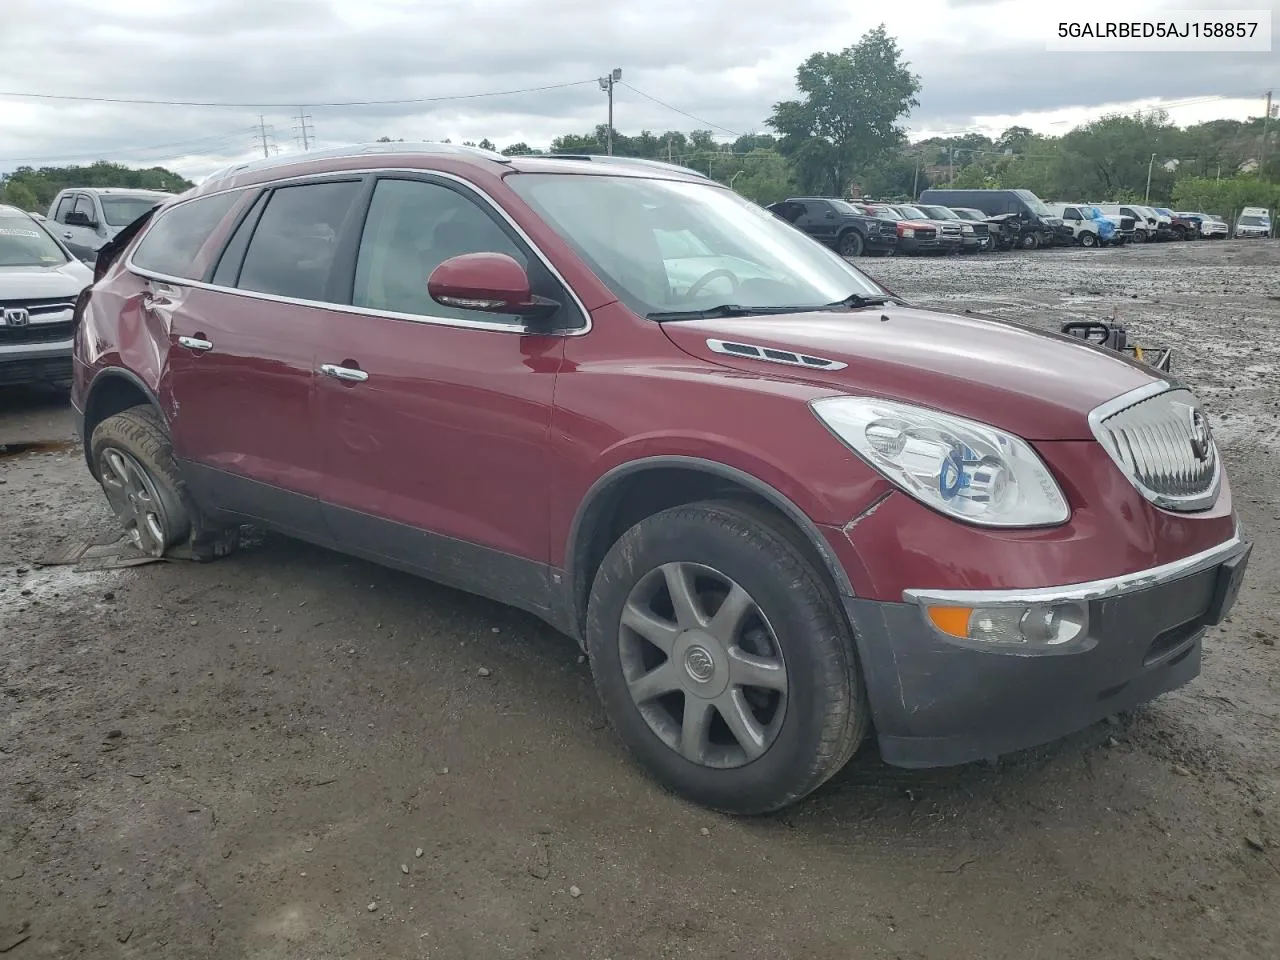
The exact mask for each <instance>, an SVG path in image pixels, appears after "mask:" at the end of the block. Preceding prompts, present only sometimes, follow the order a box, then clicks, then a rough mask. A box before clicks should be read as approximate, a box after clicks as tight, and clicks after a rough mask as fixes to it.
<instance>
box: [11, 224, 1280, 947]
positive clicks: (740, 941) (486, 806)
mask: <svg viewBox="0 0 1280 960" xmlns="http://www.w3.org/2000/svg"><path fill="white" fill-rule="evenodd" d="M860 265H861V266H863V267H865V268H866V269H867V270H868V272H870V273H872V274H874V275H875V276H877V277H878V278H881V279H883V280H884V281H885V282H887V283H888V284H889V285H890V286H892V287H894V288H895V289H897V290H899V291H900V292H901V293H903V294H905V295H909V296H911V297H912V298H913V299H915V300H917V301H919V302H925V303H935V304H939V305H943V306H947V307H949V308H951V309H955V310H962V309H972V310H974V311H987V312H990V313H994V314H996V315H1000V316H1006V317H1017V318H1021V319H1024V320H1031V321H1034V322H1041V321H1043V322H1044V324H1045V325H1046V326H1056V325H1057V324H1059V323H1061V322H1062V321H1063V320H1066V319H1070V318H1076V317H1078V318H1097V317H1101V316H1111V315H1115V314H1116V312H1118V314H1119V317H1120V319H1121V321H1122V322H1124V323H1126V324H1128V325H1129V327H1130V330H1131V333H1132V334H1133V335H1134V336H1135V337H1136V338H1137V339H1138V340H1139V341H1140V342H1152V343H1159V344H1168V345H1170V346H1172V347H1174V348H1175V351H1176V352H1175V355H1174V365H1175V371H1176V372H1177V373H1178V374H1179V375H1181V376H1183V377H1185V379H1186V380H1187V381H1189V382H1190V383H1191V384H1192V385H1193V386H1194V387H1195V388H1196V389H1197V390H1198V391H1199V393H1200V394H1201V396H1202V397H1204V398H1205V400H1206V401H1207V404H1208V406H1209V409H1210V412H1211V414H1212V415H1213V419H1214V422H1215V424H1216V428H1217V435H1218V437H1219V440H1220V443H1221V446H1222V448H1223V452H1224V455H1225V458H1226V460H1227V462H1228V466H1229V469H1230V471H1231V478H1232V483H1233V487H1234V490H1235V495H1236V498H1237V503H1238V506H1239V508H1240V511H1241V513H1242V515H1243V519H1244V521H1245V523H1246V525H1247V529H1248V531H1249V533H1250V535H1251V536H1253V537H1254V538H1255V539H1256V541H1257V547H1256V549H1255V552H1254V559H1253V562H1252V565H1251V573H1250V579H1249V580H1248V582H1247V583H1246V586H1245V589H1244V592H1243V595H1242V599H1241V602H1240V605H1239V606H1238V607H1237V609H1236V612H1235V615H1234V616H1233V617H1232V619H1231V621H1230V622H1228V623H1227V624H1225V625H1224V626H1223V627H1221V628H1219V629H1217V630H1215V631H1214V632H1213V633H1212V635H1211V636H1210V637H1209V639H1208V641H1207V644H1206V654H1205V656H1206V659H1205V667H1204V673H1203V675H1202V677H1201V678H1200V679H1199V680H1197V681H1196V682H1194V683H1192V684H1191V685H1189V686H1188V687H1186V688H1184V689H1182V690H1180V691H1177V692H1175V693H1173V694H1170V695H1168V696H1166V697H1164V698H1162V699H1161V700H1159V701H1157V702H1156V703H1155V704H1152V705H1150V706H1148V707H1146V708H1144V709H1142V710H1139V711H1137V712H1135V713H1134V714H1132V715H1128V716H1124V717H1121V718H1116V720H1115V722H1112V723H1107V724H1100V725H1099V726H1098V727H1096V728H1093V729H1090V730H1087V731H1083V732H1082V733H1080V734H1078V735H1076V736H1074V737H1071V738H1069V739H1068V740H1066V741H1063V742H1061V743H1058V744H1054V745H1052V746H1050V747H1047V748H1044V749H1041V750H1036V751H1030V752H1028V753H1024V754H1020V755H1017V756H1015V757H1010V758H1005V759H1004V760H1003V761H1002V762H1001V763H1000V765H999V766H997V767H992V766H989V765H972V766H968V767H962V768H958V769H952V770H942V771H930V772H905V771H899V770H894V769H892V768H889V767H886V766H885V765H884V764H883V763H881V761H880V760H879V759H878V757H877V756H876V754H875V750H874V749H864V750H863V752H862V753H861V754H860V755H859V757H858V758H856V759H855V760H854V761H853V762H852V763H851V764H850V766H849V767H848V768H847V769H846V770H845V771H844V772H843V773H842V774H841V775H840V776H838V777H837V778H836V779H835V780H834V781H832V782H831V783H829V784H828V785H827V786H826V787H824V788H823V789H822V790H820V791H819V792H818V793H817V794H815V795H814V796H813V797H811V798H810V799H809V800H808V801H806V802H805V803H803V804H802V805H800V806H798V807H796V808H794V809H792V810H790V811H788V812H786V813H785V814H783V815H780V816H775V817H770V818H764V819H756V820H734V819H729V818H723V817H719V816H716V815H714V814H710V813H708V812H706V811H703V810H701V809H697V808H694V807H691V806H689V805H687V804H685V803H682V802H681V801H679V800H677V799H675V798H673V797H671V796H669V795H666V794H665V793H663V792H662V791H661V790H659V789H658V788H656V787H655V786H654V785H653V784H652V783H651V782H650V781H649V780H648V779H646V777H645V776H644V775H643V774H642V773H641V772H640V771H639V769H638V768H637V767H636V766H634V765H633V764H632V763H631V762H630V761H629V760H628V758H627V757H626V756H625V755H624V754H623V752H622V749H621V748H620V746H619V744H618V742H617V741H616V740H615V739H614V737H613V736H612V735H611V734H610V732H609V730H608V728H607V727H606V725H605V721H604V717H603V716H602V715H601V712H600V709H599V707H598V706H597V703H596V700H595V696H594V693H593V691H592V687H591V682H590V677H589V675H588V670H587V667H586V666H585V665H583V664H581V663H579V662H578V657H577V651H576V649H575V648H574V646H573V645H572V644H571V643H570V642H569V641H567V640H565V639H564V638H562V637H559V636H557V635H556V634H554V633H553V632H552V631H550V630H549V629H547V628H545V627H543V626H542V625H540V624H539V623H537V622H536V621H534V620H533V619H531V618H529V617H526V616H524V615H522V614H520V613H517V612H515V611H513V610H510V609H507V608H504V607H502V606H499V605H496V604H492V603H488V602H485V601H481V600H478V599H475V598H471V597H468V596H466V595H463V594H460V593H456V592H453V591H450V590H446V589H442V588H439V587H436V586H433V585H431V584H428V583H423V582H421V581H417V580H414V579H412V578H410V577H407V576H403V575H400V574H398V573H393V572H389V571H387V570H383V569H380V568H377V567H374V566H371V565H368V564H365V563H361V562H358V561H354V560H349V559H347V558H344V557H342V556H339V555H337V554H333V553H329V552H326V551H322V550H318V549H315V548H312V547H308V546H305V545H302V544H299V543H296V542H291V541H288V540H285V539H281V538H276V537H265V538H263V539H261V541H260V542H257V543H255V544H254V545H253V546H252V547H250V548H248V549H245V550H243V551H242V552H241V553H240V554H238V555H236V556H235V557H233V558H230V559H228V560H226V561H223V562H219V563H214V564H207V565H191V564H184V563H163V564H155V565H150V566H143V567H136V568H133V569H128V570H120V571H114V572H108V573H96V574H77V573H73V572H70V568H67V567H53V568H40V569H38V568H36V567H34V566H33V565H32V561H33V560H35V559H37V558H38V557H40V556H42V555H44V554H45V553H46V551H48V550H49V549H50V548H53V547H55V546H57V545H58V544H60V543H63V542H64V541H68V540H69V539H74V538H78V537H83V536H85V535H86V533H92V532H94V531H98V530H107V529H109V528H110V520H109V517H108V516H107V515H106V513H105V508H104V503H103V500H102V497H101V495H100V493H99V492H98V491H97V489H96V487H94V485H93V484H92V483H91V482H90V480H89V478H88V475H87V473H86V471H85V469H84V466H83V463H82V461H81V460H80V459H79V458H78V456H77V454H76V453H75V451H74V450H72V449H71V448H70V446H69V445H67V444H65V441H67V440H68V439H69V438H70V430H71V426H70V418H69V417H68V416H67V413H66V410H65V408H64V407H62V405H61V404H60V403H59V402H58V400H57V398H54V397H50V396H49V395H40V394H31V393H26V392H12V391H11V392H8V393H0V444H6V443H8V444H16V443H44V444H46V445H45V446H43V447H34V448H27V449H18V450H16V451H15V449H14V448H9V449H8V450H7V451H4V450H0V956H3V957H4V958H5V960H9V958H10V957H12V958H14V960H29V958H35V957H92V958H95V960H109V958H125V957H165V958H173V957H181V958H184V960H188V958H190V960H194V958H204V957H218V958H224V957H225V958H238V960H249V958H252V960H276V958H280V960H284V958H290V960H292V958H316V960H319V958H337V957H357V956H358V957H395V958H401V957H406V958H409V957H413V958H416V957H440V958H452V957H467V958H471V957H475V958H485V960H488V958H515V957H539V958H623V957H637V958H652V960H657V958H667V957H676V956H681V957H684V956H690V957H699V958H719V957H741V958H751V957H769V958H771V960H783V958H797V960H798V958H805V960H821V958H848V957H851V956H858V957H884V958H902V960H906V958H911V960H918V958H945V960H953V958H957V957H983V958H984V960H996V958H1006V957H1007V958H1011V960H1013V958H1016V960H1033V958H1041V957H1043V958H1052V960H1060V958H1075V957H1080V958H1089V960H1094V958H1098V957H1106V958H1108V960H1112V958H1114V960H1129V958H1134V960H1152V958H1172V957H1187V958H1196V960H1202V958H1210V957H1223V958H1232V960H1251V958H1269V957H1276V956H1280V928H1277V924H1276V918H1277V916H1280V802H1278V800H1277V788H1278V787H1280V747H1278V743H1277V730H1280V690H1278V689H1277V682H1276V678H1277V675H1278V667H1280V659H1278V658H1280V652H1278V651H1277V648H1276V646H1275V644H1276V637H1277V635H1278V634H1280V625H1278V623H1277V613H1276V605H1275V604H1276V594H1277V583H1278V578H1277V566H1278V565H1280V548H1278V547H1277V546H1276V544H1277V542H1278V541H1277V532H1278V531H1280V501H1278V496H1277V495H1278V494H1280V483H1278V482H1277V480H1276V476H1277V468H1278V467H1280V462H1278V460H1280V457H1278V452H1280V389H1278V388H1277V386H1276V383H1277V381H1276V360H1277V354H1278V352H1280V350H1278V348H1280V332H1277V325H1278V324H1280V244H1277V243H1266V242H1256V243H1248V242H1241V243H1236V242H1222V243H1207V242H1205V243H1196V244H1182V245H1174V244H1168V245H1160V246H1149V247H1144V248H1140V249H1121V250H1093V251H1085V250H1080V251H1044V252H1039V253H1033V254H1001V255H989V256H976V257H968V258H960V259H949V260H932V259H906V258H902V259H892V260H871V259H867V260H862V261H860ZM481 668H484V670H485V671H487V673H483V674H482V670H481Z"/></svg>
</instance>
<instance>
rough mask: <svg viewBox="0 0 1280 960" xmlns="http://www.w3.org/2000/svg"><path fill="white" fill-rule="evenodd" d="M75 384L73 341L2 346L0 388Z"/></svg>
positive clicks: (0, 350)
mask: <svg viewBox="0 0 1280 960" xmlns="http://www.w3.org/2000/svg"><path fill="white" fill-rule="evenodd" d="M70 380H71V341H70V340H61V341H55V342H53V343H13V344H3V345H0V385H4V386H12V385H16V384H25V383H42V382H43V383H65V382H69V381H70Z"/></svg>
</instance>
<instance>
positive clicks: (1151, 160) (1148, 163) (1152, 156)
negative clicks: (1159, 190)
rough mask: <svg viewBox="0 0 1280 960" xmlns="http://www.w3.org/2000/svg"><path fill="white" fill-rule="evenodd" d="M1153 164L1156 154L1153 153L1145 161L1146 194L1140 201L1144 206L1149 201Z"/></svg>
mask: <svg viewBox="0 0 1280 960" xmlns="http://www.w3.org/2000/svg"><path fill="white" fill-rule="evenodd" d="M1155 165H1156V155H1155V154H1154V153H1153V154H1152V155H1151V159H1150V160H1148V161H1147V195H1146V197H1145V198H1144V199H1143V201H1142V203H1143V205H1144V206H1145V205H1147V204H1149V203H1150V202H1151V170H1152V168H1153V167H1155Z"/></svg>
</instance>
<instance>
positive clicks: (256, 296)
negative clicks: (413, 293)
mask: <svg viewBox="0 0 1280 960" xmlns="http://www.w3.org/2000/svg"><path fill="white" fill-rule="evenodd" d="M383 173H408V174H415V175H417V176H430V177H439V178H441V179H444V180H450V181H452V182H454V183H456V184H458V185H459V186H461V187H462V188H464V189H465V190H468V191H470V193H471V194H472V195H474V197H476V198H480V199H482V200H483V201H484V202H485V203H487V204H488V205H489V206H490V207H491V208H492V209H493V210H494V211H495V212H496V213H497V214H498V216H500V217H501V218H502V220H503V221H504V222H505V223H506V224H507V225H508V226H510V227H511V229H512V230H514V231H515V233H516V235H517V236H518V237H519V238H520V239H521V240H522V241H524V243H525V244H526V245H527V246H528V248H529V249H530V250H532V251H533V254H534V256H536V257H537V258H538V259H539V260H540V261H541V262H542V265H543V266H544V267H546V268H547V270H548V272H550V274H551V275H552V276H553V277H555V279H556V280H557V281H558V282H559V283H560V285H561V286H562V287H563V288H564V289H565V290H566V291H568V294H569V296H570V297H571V298H572V300H573V303H574V304H575V305H576V306H577V308H578V309H579V310H580V311H581V312H582V316H583V319H584V322H583V324H582V326H580V327H574V328H572V329H570V330H539V329H534V328H531V327H529V326H528V325H527V324H523V323H521V324H512V323H500V322H498V321H492V320H459V319H456V318H453V317H437V316H432V315H430V314H419V313H396V312H393V311H390V310H374V309H371V308H369V307H358V306H355V305H354V304H350V303H330V302H329V301H327V300H304V299H301V298H297V297H281V296H277V295H276V294H273V293H260V292H258V291H256V290H241V289H240V288H239V287H226V286H222V285H220V284H213V283H206V282H204V281H203V280H189V279H186V278H185V277H171V276H168V275H166V274H162V273H156V272H155V271H152V270H146V269H143V268H141V267H138V266H136V265H135V264H134V262H133V254H134V251H135V250H137V249H138V247H139V246H140V245H141V244H142V241H143V240H144V239H146V237H147V235H148V234H149V233H150V232H151V231H152V230H153V229H155V224H156V223H157V222H159V221H160V220H161V219H163V218H164V217H165V215H167V214H168V213H169V211H171V210H174V209H176V208H178V207H180V206H183V205H184V204H187V203H191V202H193V201H195V200H203V199H205V198H206V197H214V196H218V195H220V194H223V193H232V192H234V191H237V190H245V189H253V188H258V189H262V190H274V189H275V188H276V187H280V186H285V185H288V184H290V183H294V182H296V181H301V180H306V181H310V182H322V181H324V180H325V179H329V178H332V179H345V178H349V177H365V176H368V175H369V174H374V175H377V174H383ZM423 182H425V181H423ZM227 239H228V240H230V237H228V238H227ZM124 266H125V269H126V270H128V271H129V272H131V273H134V274H137V275H138V276H140V277H146V278H147V279H149V280H159V281H162V282H164V283H172V284H174V285H176V286H182V287H195V288H196V289H198V290H212V291H214V292H217V293H230V294H233V295H235V296H241V297H248V298H250V299H252V300H266V301H269V302H272V303H289V304H294V305H295V306H300V307H321V308H323V309H326V310H334V311H337V312H338V313H350V314H355V315H356V316H363V317H380V318H382V319H386V320H407V321H409V322H411V323H422V324H427V325H429V326H440V327H456V328H461V329H465V330H485V331H489V332H492V333H517V334H520V335H522V336H529V335H540V336H559V337H581V336H583V335H585V334H587V333H590V332H591V326H592V323H591V311H590V310H588V309H587V308H586V305H585V304H584V303H583V302H582V300H581V298H580V297H579V296H578V293H577V291H576V290H574V289H573V287H572V286H571V285H570V284H569V282H568V281H567V280H565V278H564V275H563V274H562V273H561V272H560V271H559V270H557V269H556V267H555V265H554V264H553V263H552V262H551V261H550V259H548V257H547V255H546V254H545V253H543V252H542V249H541V248H540V247H539V246H538V245H537V244H536V243H534V242H533V238H532V237H530V236H529V234H528V233H526V232H525V230H524V228H523V227H521V226H520V224H518V223H516V222H515V220H513V219H512V218H511V215H510V214H509V213H507V211H506V210H504V209H503V208H502V205H501V204H499V203H498V202H497V201H496V200H494V199H493V197H491V196H489V194H488V193H486V192H485V191H484V190H481V189H480V188H479V187H477V186H476V185H475V184H474V183H472V182H471V181H470V180H467V179H466V178H464V177H460V176H458V175H457V174H453V173H447V172H445V171H443V170H429V169H426V168H425V167H361V168H359V169H354V170H330V171H326V172H324V173H305V174H298V175H297V176H293V177H284V178H281V179H279V180H268V181H264V182H262V183H252V184H237V185H236V186H230V187H226V188H225V189H222V190H212V191H210V192H209V193H202V194H200V195H198V196H194V197H188V198H187V199H185V200H180V201H178V202H177V203H172V204H169V205H168V206H166V207H165V208H164V209H163V210H160V211H159V212H157V213H156V215H155V216H154V217H153V218H152V220H151V222H150V223H149V224H147V229H146V230H145V231H143V232H142V235H141V236H140V237H138V238H136V239H135V242H134V243H133V244H132V245H131V247H130V249H129V256H128V258H126V260H125V263H124Z"/></svg>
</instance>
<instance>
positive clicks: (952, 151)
mask: <svg viewBox="0 0 1280 960" xmlns="http://www.w3.org/2000/svg"><path fill="white" fill-rule="evenodd" d="M955 182H956V148H955V147H947V186H950V185H951V184H953V183H955Z"/></svg>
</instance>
